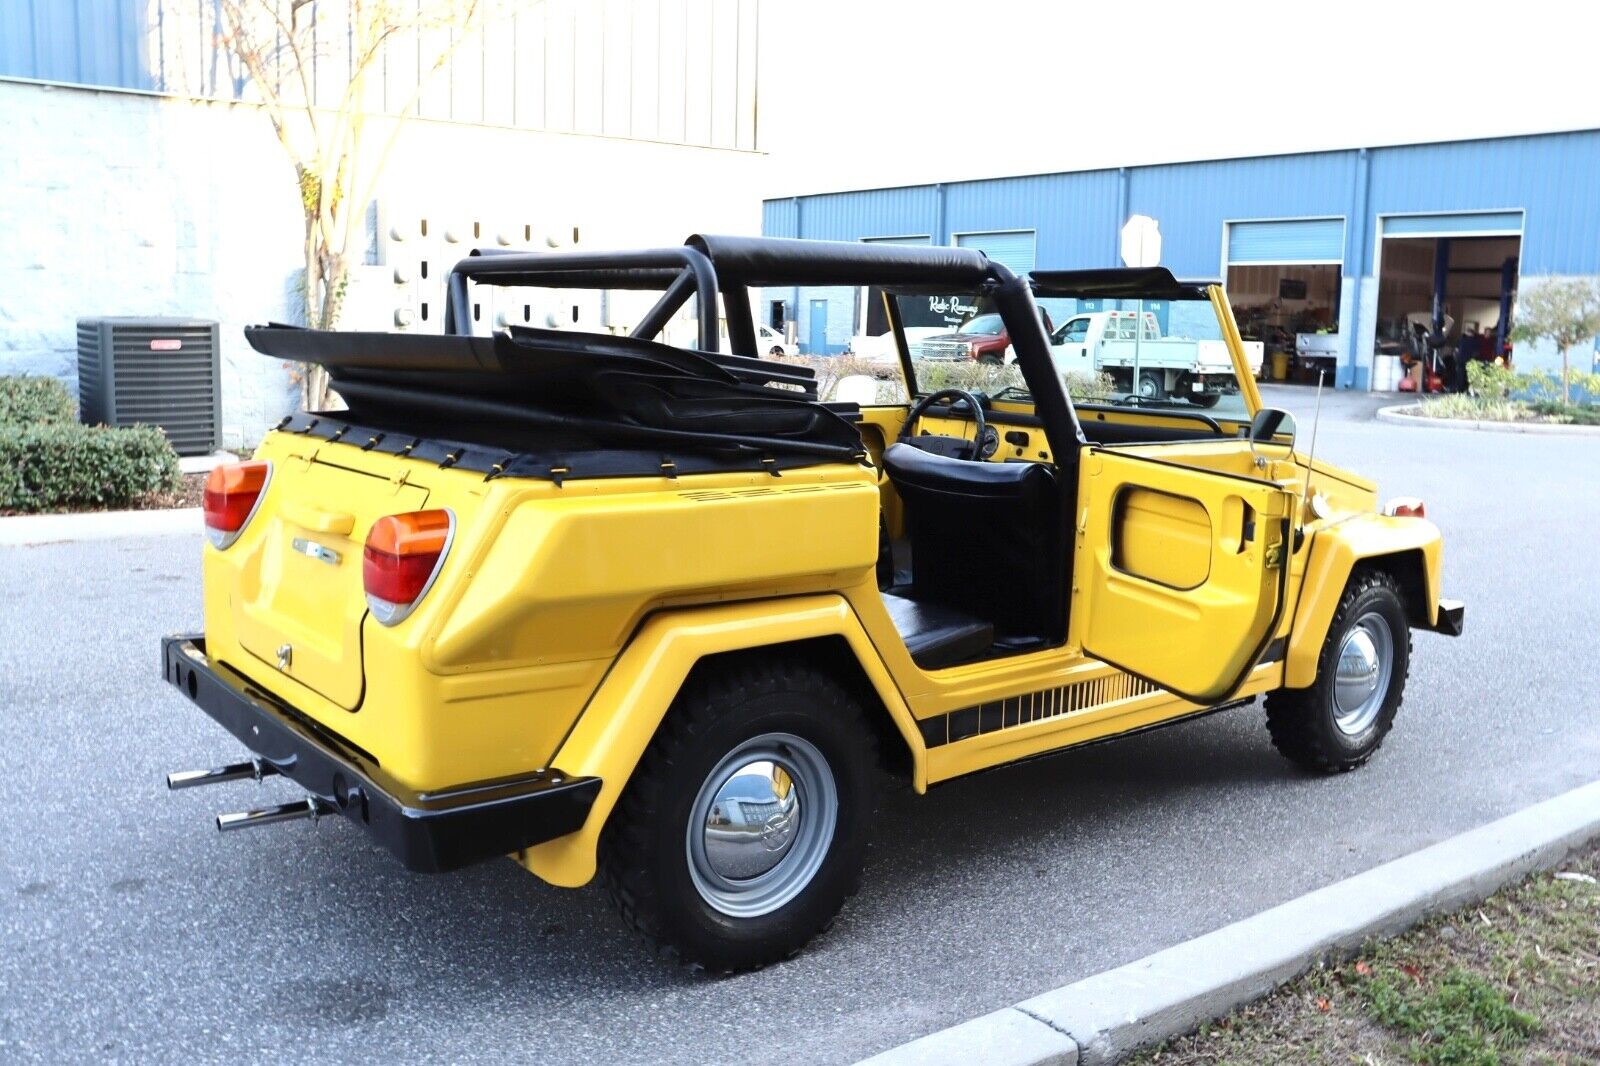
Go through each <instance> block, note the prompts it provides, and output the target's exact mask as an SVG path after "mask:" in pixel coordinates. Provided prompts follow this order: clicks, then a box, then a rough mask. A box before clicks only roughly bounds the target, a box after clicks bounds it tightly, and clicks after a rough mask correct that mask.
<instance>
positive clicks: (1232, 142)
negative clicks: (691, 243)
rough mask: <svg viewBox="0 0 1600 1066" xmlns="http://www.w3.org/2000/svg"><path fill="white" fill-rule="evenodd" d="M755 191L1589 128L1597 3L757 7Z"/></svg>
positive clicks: (1599, 63) (1599, 27)
mask: <svg viewBox="0 0 1600 1066" xmlns="http://www.w3.org/2000/svg"><path fill="white" fill-rule="evenodd" d="M761 18H762V25H761V37H762V53H761V72H760V73H761V88H760V101H759V107H760V130H761V134H760V135H761V143H762V147H763V148H764V149H765V150H766V151H767V152H768V153H770V155H769V161H770V164H771V165H770V168H769V173H768V175H767V177H766V181H765V184H766V186H767V189H766V191H765V192H764V193H763V195H764V196H765V197H769V198H770V197H775V196H785V195H794V194H802V193H808V192H821V191H828V190H836V189H851V188H868V187H876V186H888V185H904V184H913V183H920V182H927V181H952V180H960V179H964V178H979V177H995V176H1000V175H1006V174H1029V173H1045V172H1051V171H1062V170H1081V169H1092V168H1098V167H1106V166H1125V165H1134V164H1141V163H1157V162H1174V161H1179V160H1187V159H1203V158H1224V157H1229V156H1240V155H1257V154H1263V153H1275V152H1293V151H1306V150H1314V149H1320V148H1343V147H1352V146H1361V145H1367V146H1375V145H1381V144H1400V143H1409V142H1416V141H1438V140H1456V139H1465V138H1474V137H1484V136H1493V135H1500V134H1506V133H1530V132H1542V131H1548V130H1558V129H1580V128H1596V127H1600V6H1597V5H1595V4H1594V3H1593V0H1567V2H1564V3H1557V2H1551V0H1517V2H1515V3H1498V4H1489V3H1476V2H1467V3H1453V4H1449V5H1445V4H1435V3H1428V4H1423V3H1414V2H1411V0H1389V2H1387V3H1377V2H1372V0H1340V2H1338V3H1314V2H1300V3H1282V2H1280V3H1258V2H1249V3H1226V2H1221V0H1214V2H1210V3H1207V2H1203V0H1191V2H1188V3H1182V4H1178V3H1169V2H1165V0H1162V2H1154V3H1142V2H1140V3H1135V2H1130V0H1121V2H1117V3H1096V4H1079V3H1049V2H1038V0H966V2H954V0H920V2H916V0H764V2H763V4H762V12H761Z"/></svg>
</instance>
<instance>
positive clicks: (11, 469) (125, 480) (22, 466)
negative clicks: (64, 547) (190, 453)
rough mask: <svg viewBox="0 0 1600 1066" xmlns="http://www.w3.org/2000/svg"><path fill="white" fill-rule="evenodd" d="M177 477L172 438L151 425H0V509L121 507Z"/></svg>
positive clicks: (168, 487)
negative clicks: (170, 439) (168, 441)
mask: <svg viewBox="0 0 1600 1066" xmlns="http://www.w3.org/2000/svg"><path fill="white" fill-rule="evenodd" d="M179 479H180V474H179V471H178V457H177V455H176V454H175V453H174V452H173V450H172V445H170V444H168V443H167V438H166V437H165V436H163V435H162V433H161V431H160V430H159V429H156V428H154V427H151V426H130V427H127V428H122V429H111V428H108V427H106V426H81V425H78V424H77V423H75V422H71V423H67V424H65V425H37V424H36V425H21V426H0V511H23V512H35V511H63V510H83V509H93V508H114V507H126V506H127V505H128V504H130V503H132V502H133V501H134V500H135V499H137V498H138V497H140V496H143V495H145V494H147V493H151V492H162V491H171V490H172V489H175V488H177V487H178V483H179Z"/></svg>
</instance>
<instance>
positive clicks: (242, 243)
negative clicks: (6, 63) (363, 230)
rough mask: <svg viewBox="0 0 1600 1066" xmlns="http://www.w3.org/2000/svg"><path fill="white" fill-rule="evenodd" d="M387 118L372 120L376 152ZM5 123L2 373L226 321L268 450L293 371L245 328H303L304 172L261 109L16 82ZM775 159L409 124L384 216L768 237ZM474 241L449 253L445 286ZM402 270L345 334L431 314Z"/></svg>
mask: <svg viewBox="0 0 1600 1066" xmlns="http://www.w3.org/2000/svg"><path fill="white" fill-rule="evenodd" d="M386 121H387V120H382V119H375V120H373V123H372V136H371V139H370V140H371V143H372V144H373V145H374V146H375V150H376V146H381V144H382V143H383V142H384V141H385V140H386V139H387V136H386V135H387V129H386V126H385V123H386ZM0 129H4V130H6V131H7V144H6V147H5V150H4V151H0V193H3V195H0V236H3V237H4V241H3V244H0V252H3V254H0V374H19V373H26V374H51V375H55V376H57V377H60V378H62V379H63V380H65V381H67V382H68V384H69V386H70V387H72V388H73V389H74V390H75V389H76V379H77V349H76V344H77V340H76V328H75V327H76V321H77V319H78V318H79V317H84V316H91V315H145V316H159V315H174V316H192V317H199V318H210V319H216V320H218V321H219V322H221V324H222V329H221V333H222V369H223V379H222V425H223V437H224V442H225V443H226V444H229V445H236V444H252V443H254V442H255V441H256V440H259V438H260V437H261V435H262V434H263V433H264V432H265V431H266V430H267V429H268V428H270V427H271V426H272V425H273V424H274V423H276V422H277V421H278V420H279V419H280V418H282V417H283V415H285V414H287V413H289V412H290V411H292V410H294V409H295V406H296V397H297V393H296V390H295V387H294V385H293V383H292V382H291V380H290V378H289V372H288V369H287V368H286V367H285V366H284V365H283V364H282V363H281V362H279V361H277V360H273V359H268V358H266V357H265V356H262V355H259V354H257V353H256V352H255V351H254V350H252V349H251V348H250V347H249V346H248V345H247V344H246V343H245V342H244V338H243V334H242V330H243V327H244V326H245V325H247V324H250V323H258V322H266V321H269V320H270V321H287V322H298V321H300V318H301V316H300V312H299V304H300V298H299V284H300V280H299V279H300V273H301V270H302V250H301V249H302V233H303V230H302V223H301V220H300V214H299V208H298V204H297V202H296V194H295V184H294V177H293V171H292V169H291V167H290V164H289V163H288V161H287V157H286V156H285V154H284V152H283V149H282V148H281V147H280V146H279V144H278V143H277V140H276V138H275V136H274V134H273V132H272V129H271V127H270V125H269V123H268V122H267V120H266V117H265V116H264V115H263V114H262V113H261V112H260V111H259V110H258V109H257V108H254V107H252V106H249V105H244V104H229V103H217V102H202V101H193V100H186V99H176V98H171V97H160V96H154V95H149V94H139V93H127V92H114V91H98V90H90V89H74V88H62V87H56V86H45V85H39V84H36V83H29V82H15V81H5V80H3V79H0ZM764 164H765V158H764V157H763V156H760V155H758V154H756V153H752V152H743V151H729V150H722V149H706V148H693V147H684V146H680V145H670V144H658V143H653V142H643V141H628V140H624V139H621V138H615V137H590V136H575V135H568V134H546V133H536V132H529V131H526V130H516V129H509V128H503V127H492V126H475V125H466V124H461V123H448V122H436V121H425V120H413V121H412V122H409V123H407V124H406V126H405V128H404V129H403V130H402V131H401V132H400V135H399V137H398V139H397V140H396V142H395V145H394V148H393V151H392V153H391V155H390V157H389V159H388V162H387V166H386V168H385V170H384V172H383V177H382V180H381V181H380V182H379V183H378V185H377V188H376V192H375V196H374V199H375V201H376V203H377V215H378V219H379V228H380V230H381V231H382V232H383V233H385V234H386V233H387V231H388V226H387V225H386V220H392V221H395V222H401V223H402V224H406V225H409V224H410V222H409V221H408V220H413V219H421V218H423V217H428V218H430V219H437V220H439V221H438V223H437V224H438V225H439V226H440V228H443V227H447V226H448V227H453V228H456V229H458V230H459V229H463V228H464V229H465V230H466V231H467V232H470V231H471V227H472V223H473V221H475V220H480V219H481V220H484V222H485V223H486V224H490V225H493V224H496V223H497V221H498V220H504V219H508V218H511V219H519V220H524V219H525V220H528V221H529V222H531V223H532V224H533V225H534V226H536V227H541V228H550V227H559V228H562V229H566V230H570V228H571V227H573V226H577V227H579V230H580V234H581V243H582V245H583V246H585V247H589V248H594V247H601V248H605V247H627V246H634V247H644V246H652V245H661V244H676V243H679V242H681V241H682V240H683V239H684V238H685V237H687V236H688V235H689V234H691V233H694V232H724V233H758V232H760V224H761V202H760V198H759V196H758V195H757V191H756V190H758V189H759V186H760V180H759V177H758V175H759V173H760V169H759V168H761V167H762V166H763V165H764ZM745 190H749V191H748V192H746V191H745ZM488 232H489V231H488V230H485V233H488ZM375 236H376V235H375ZM413 243H414V242H413ZM480 243H483V244H491V243H493V241H492V240H491V239H485V240H483V241H481V242H480ZM392 247H393V244H392V242H390V241H388V240H385V239H379V240H377V241H376V242H375V246H374V247H372V248H369V249H360V248H356V249H352V250H351V254H352V259H353V260H354V261H355V262H356V263H358V264H359V263H361V262H362V261H363V260H364V259H376V260H377V261H378V262H377V264H376V266H384V264H383V258H384V256H385V255H386V254H388V252H389V249H390V248H392ZM470 247H471V244H470V242H462V243H460V244H459V245H452V246H451V248H450V250H449V251H448V253H446V254H443V256H442V261H441V262H439V263H437V264H435V265H434V268H433V269H434V273H433V277H434V278H436V279H442V273H447V272H448V270H449V267H450V265H451V263H452V262H453V257H454V256H455V255H456V254H465V252H466V250H467V249H468V248H470ZM443 251H444V250H443V249H441V252H443ZM392 273H393V272H392V269H391V268H388V267H385V269H383V270H378V269H366V270H362V271H361V272H360V277H359V278H358V279H357V280H356V282H354V283H353V290H352V295H355V290H356V289H359V296H358V297H357V299H356V300H354V301H353V304H356V305H359V307H358V308H357V307H352V316H353V317H352V318H351V320H349V321H347V322H345V323H344V325H346V326H347V328H367V329H381V328H393V325H392V322H391V321H389V320H390V319H391V318H392V315H391V314H389V313H388V312H386V310H385V308H386V307H387V306H388V305H389V303H390V302H392V304H393V306H394V307H396V308H399V307H404V306H410V305H412V304H413V303H414V302H415V300H416V289H415V287H414V286H408V285H405V284H399V283H395V282H393V280H392ZM385 279H388V280H385ZM385 285H388V286H390V289H389V291H388V292H387V293H386V292H385V289H384V286H385ZM357 319H359V321H357ZM847 323H848V314H846V316H845V317H844V318H843V319H842V320H841V323H840V324H841V326H842V327H843V328H844V330H845V332H844V334H843V336H841V338H840V340H841V342H842V341H843V340H845V339H848V325H847ZM586 325H587V323H586ZM412 328H413V329H414V330H415V329H419V328H423V327H422V324H420V323H418V324H416V325H414V326H413V327H412ZM425 328H426V329H427V330H428V331H430V332H432V331H436V330H437V329H439V328H440V320H439V319H438V318H437V317H436V318H434V320H433V321H432V322H430V323H429V324H428V325H427V326H426V327H425Z"/></svg>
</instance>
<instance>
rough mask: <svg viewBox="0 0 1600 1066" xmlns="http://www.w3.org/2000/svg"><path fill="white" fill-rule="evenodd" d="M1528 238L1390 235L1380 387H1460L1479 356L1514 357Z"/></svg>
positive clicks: (1381, 288)
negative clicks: (1512, 340)
mask: <svg viewBox="0 0 1600 1066" xmlns="http://www.w3.org/2000/svg"><path fill="white" fill-rule="evenodd" d="M1521 252H1522V238H1521V237H1520V236H1463V237H1442V236H1441V237H1412V236H1405V237H1390V236H1385V237H1384V238H1383V245H1382V258H1381V260H1380V267H1379V274H1378V327H1377V328H1378V333H1377V343H1376V346H1375V348H1374V353H1375V358H1374V363H1373V387H1374V388H1377V389H1400V390H1401V391H1407V392H1411V391H1424V392H1439V391H1451V392H1454V391H1460V390H1461V389H1464V388H1466V383H1467V378H1466V367H1467V364H1468V363H1469V362H1471V361H1472V360H1475V359H1478V360H1490V361H1492V360H1495V359H1498V358H1506V359H1507V360H1508V361H1509V358H1510V355H1511V352H1510V349H1509V348H1508V346H1507V342H1508V339H1509V335H1510V330H1511V325H1512V323H1511V320H1510V319H1511V308H1512V307H1513V306H1514V305H1515V302H1516V292H1517V265H1518V261H1519V258H1520V256H1521Z"/></svg>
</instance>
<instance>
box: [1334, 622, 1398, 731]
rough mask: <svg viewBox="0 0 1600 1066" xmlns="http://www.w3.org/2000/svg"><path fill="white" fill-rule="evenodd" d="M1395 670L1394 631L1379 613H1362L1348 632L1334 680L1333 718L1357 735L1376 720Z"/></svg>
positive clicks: (1340, 727) (1340, 728)
mask: <svg viewBox="0 0 1600 1066" xmlns="http://www.w3.org/2000/svg"><path fill="white" fill-rule="evenodd" d="M1393 670H1394V634H1393V633H1392V632H1391V631H1390V629H1389V622H1388V620H1387V619H1385V618H1384V617H1383V615H1381V614H1378V613H1376V612H1372V613H1368V614H1364V615H1362V616H1361V617H1360V618H1359V619H1358V620H1357V621H1356V624H1355V625H1354V626H1352V627H1351V629H1350V631H1349V632H1348V633H1346V634H1345V638H1344V643H1343V644H1342V645H1341V646H1340V647H1339V659H1338V663H1337V666H1336V668H1335V670H1334V679H1333V721H1334V724H1335V725H1336V726H1338V727H1339V731H1340V732H1342V733H1344V734H1346V735H1348V736H1354V735H1355V734H1357V733H1362V732H1364V731H1366V730H1367V729H1368V728H1369V727H1370V726H1371V725H1372V723H1373V722H1375V721H1377V718H1378V713H1379V712H1380V711H1381V710H1383V701H1384V699H1385V698H1386V697H1387V696H1388V694H1389V677H1390V674H1391V673H1392V672H1393Z"/></svg>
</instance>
